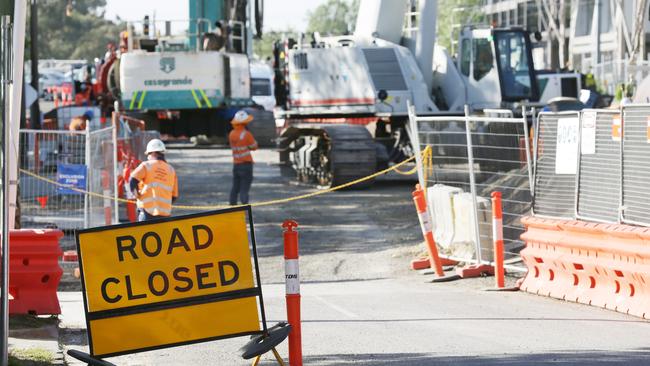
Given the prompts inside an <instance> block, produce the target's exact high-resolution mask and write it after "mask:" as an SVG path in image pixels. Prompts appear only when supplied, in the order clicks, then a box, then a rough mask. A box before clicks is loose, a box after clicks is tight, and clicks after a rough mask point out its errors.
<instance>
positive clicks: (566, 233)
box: [521, 217, 650, 319]
mask: <svg viewBox="0 0 650 366" xmlns="http://www.w3.org/2000/svg"><path fill="white" fill-rule="evenodd" d="M522 221H523V223H524V225H526V227H527V230H526V232H525V233H524V234H523V235H522V239H524V240H525V241H526V248H525V249H524V250H522V251H521V257H522V259H523V260H524V262H525V263H526V266H527V267H528V274H527V275H526V277H525V278H524V281H523V282H522V284H521V289H522V290H524V291H527V292H531V293H535V294H539V295H543V296H549V297H553V298H557V299H561V300H567V301H572V302H579V303H582V304H587V305H593V306H598V307H603V308H606V309H611V310H615V311H618V312H622V313H625V314H630V315H635V316H638V317H642V318H646V319H648V318H650V228H645V227H636V226H629V225H620V224H597V223H591V222H584V221H573V220H556V219H542V218H534V217H526V218H524V219H522Z"/></svg>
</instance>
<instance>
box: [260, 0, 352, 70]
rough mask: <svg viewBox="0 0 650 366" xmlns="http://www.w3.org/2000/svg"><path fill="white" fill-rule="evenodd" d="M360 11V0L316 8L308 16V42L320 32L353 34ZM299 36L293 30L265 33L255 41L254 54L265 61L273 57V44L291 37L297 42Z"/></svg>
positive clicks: (338, 0) (340, 0)
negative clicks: (314, 33) (313, 35)
mask: <svg viewBox="0 0 650 366" xmlns="http://www.w3.org/2000/svg"><path fill="white" fill-rule="evenodd" d="M358 10H359V0H347V1H346V0H328V2H327V3H325V4H322V5H320V6H318V7H316V8H315V9H314V10H313V11H311V12H309V13H308V14H307V16H308V18H309V21H308V25H307V31H306V34H305V36H306V37H307V40H311V33H312V32H319V33H320V34H321V36H330V35H343V34H346V33H352V32H353V31H354V26H355V23H356V20H357V12H358ZM299 36H300V34H299V32H297V31H295V30H293V29H288V30H284V31H282V30H280V31H278V30H272V31H268V32H265V33H264V34H263V35H262V38H260V39H255V40H254V41H253V53H254V54H255V56H257V57H258V58H259V59H261V60H265V59H266V58H267V57H273V42H275V41H282V40H284V39H286V38H289V37H293V38H294V39H296V40H297V39H298V37H299Z"/></svg>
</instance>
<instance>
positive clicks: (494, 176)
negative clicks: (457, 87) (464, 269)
mask: <svg viewBox="0 0 650 366" xmlns="http://www.w3.org/2000/svg"><path fill="white" fill-rule="evenodd" d="M409 117H410V124H409V127H410V130H411V133H410V136H411V141H412V144H413V146H414V148H415V150H416V156H417V155H418V154H420V151H422V150H424V149H425V148H426V147H430V149H431V155H430V159H431V162H430V164H424V162H420V163H419V164H418V165H419V166H420V172H419V176H420V185H422V186H426V187H427V189H426V197H427V201H428V204H429V212H430V213H431V216H432V217H431V221H432V223H433V232H434V239H435V242H436V243H437V245H438V247H439V249H440V255H441V257H444V258H447V259H453V260H457V261H462V262H466V263H491V262H492V261H493V259H494V252H493V247H494V246H493V235H492V212H491V211H492V210H491V206H492V204H491V194H492V192H495V191H498V192H501V194H502V205H503V206H502V207H503V235H504V237H503V242H504V248H505V261H506V263H509V264H513V263H517V262H520V258H519V255H518V252H519V251H520V250H521V249H522V248H523V242H522V241H521V239H520V235H521V234H522V233H523V232H524V227H523V225H522V224H521V222H520V218H521V217H522V216H523V215H526V214H528V213H529V212H530V205H531V179H532V166H531V164H529V162H530V160H531V149H530V138H529V135H528V133H529V122H528V118H527V116H526V115H525V113H524V116H523V117H519V118H513V117H485V116H470V114H469V111H466V114H465V116H444V117H443V116H426V117H425V116H416V115H415V113H414V111H413V110H412V109H411V110H410V114H409ZM425 166H429V167H430V169H425V168H424V167H425ZM508 267H510V268H513V269H515V270H516V269H519V270H523V267H521V266H515V267H513V266H508Z"/></svg>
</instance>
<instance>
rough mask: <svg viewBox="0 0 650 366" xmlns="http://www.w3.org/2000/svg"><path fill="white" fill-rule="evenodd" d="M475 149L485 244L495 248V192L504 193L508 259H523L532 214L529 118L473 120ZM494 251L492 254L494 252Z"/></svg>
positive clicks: (479, 208)
mask: <svg viewBox="0 0 650 366" xmlns="http://www.w3.org/2000/svg"><path fill="white" fill-rule="evenodd" d="M470 121H472V122H471V124H472V128H471V129H470V131H471V135H472V148H473V156H474V161H475V166H477V167H478V169H477V170H476V173H475V174H476V177H477V178H476V188H477V191H476V192H477V196H478V198H479V201H478V202H480V201H481V200H482V201H485V202H487V205H481V204H479V205H478V212H479V216H485V217H487V218H489V219H488V220H487V221H479V223H480V226H481V227H480V230H479V232H480V233H481V236H482V237H481V242H488V243H490V249H492V239H493V238H492V209H491V206H492V205H491V195H492V192H501V196H502V199H501V204H502V210H503V243H504V248H505V259H506V260H507V259H511V258H514V257H517V258H518V256H519V251H520V250H521V249H523V248H524V242H523V241H522V240H521V239H520V236H521V234H523V233H524V231H525V229H524V227H523V225H522V223H521V218H522V217H523V216H525V215H528V214H529V213H530V209H531V202H532V194H531V177H532V166H531V164H530V161H531V149H530V139H529V136H528V122H527V120H526V119H525V118H484V119H481V118H471V119H470ZM490 252H491V251H490Z"/></svg>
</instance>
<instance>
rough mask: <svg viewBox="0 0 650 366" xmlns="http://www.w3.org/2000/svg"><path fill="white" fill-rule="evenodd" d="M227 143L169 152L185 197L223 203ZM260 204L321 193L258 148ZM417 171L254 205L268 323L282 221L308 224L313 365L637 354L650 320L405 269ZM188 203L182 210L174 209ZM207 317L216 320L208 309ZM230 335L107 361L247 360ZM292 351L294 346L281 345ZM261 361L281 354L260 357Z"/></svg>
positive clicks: (590, 359) (307, 352)
mask: <svg viewBox="0 0 650 366" xmlns="http://www.w3.org/2000/svg"><path fill="white" fill-rule="evenodd" d="M229 154H230V153H229V151H228V150H226V149H216V150H215V149H212V150H209V149H205V150H203V149H188V150H172V151H171V152H170V153H169V154H168V158H169V161H170V162H171V163H172V164H173V165H174V166H175V167H176V170H177V172H178V174H179V177H180V178H179V181H180V190H181V199H180V201H179V202H178V203H179V204H183V205H192V204H194V205H196V204H200V205H206V204H215V205H217V204H225V203H226V202H227V196H228V191H229V189H230V169H231V165H230V155H229ZM255 158H256V160H257V162H258V163H257V164H256V166H255V182H254V186H253V190H252V192H251V196H252V200H253V202H260V201H266V200H269V199H277V198H283V197H289V196H293V195H297V194H302V193H306V192H311V191H313V188H312V187H307V186H301V185H295V184H290V183H289V180H288V179H287V178H285V177H282V175H281V174H280V168H279V166H278V165H277V161H276V159H277V157H276V154H275V153H273V152H272V151H270V150H263V151H260V152H257V153H256V154H255ZM412 187H413V182H412V181H404V180H402V179H393V178H391V177H389V178H387V179H382V180H380V181H378V182H376V184H375V186H374V187H373V188H372V189H367V190H356V191H355V190H350V191H343V192H335V193H331V194H327V195H324V196H320V197H316V198H312V199H309V200H305V201H297V202H292V203H288V204H285V205H280V206H263V207H259V208H257V207H256V208H253V213H254V218H255V219H254V223H255V231H256V234H257V245H258V248H259V256H260V271H261V274H262V283H263V284H264V300H265V304H266V314H267V318H268V319H269V324H270V325H272V324H274V323H275V322H277V321H282V320H284V319H286V313H285V301H284V285H283V278H284V267H283V263H284V262H283V258H282V231H281V228H280V225H281V223H282V221H283V220H285V219H288V218H291V219H295V220H297V221H298V222H299V224H300V228H299V230H300V245H301V259H300V270H301V277H302V281H303V282H302V288H301V292H302V295H303V297H302V306H303V312H302V315H303V323H302V329H303V354H304V361H305V362H304V363H305V364H306V365H351V364H355V365H357V364H358V365H503V364H505V365H542V364H562V365H639V364H644V363H648V361H647V360H650V348H648V340H647V335H648V334H650V333H649V332H650V324H649V323H647V322H645V321H642V320H639V319H637V318H634V317H629V316H626V315H622V314H617V313H614V312H611V311H605V310H601V309H597V308H592V307H588V306H583V305H577V304H571V303H565V302H561V301H556V300H552V299H548V298H543V297H539V296H534V295H530V294H525V293H511V292H509V293H495V292H485V291H483V290H482V289H483V288H484V287H486V286H489V285H491V284H492V281H493V280H492V279H477V280H465V281H462V282H453V283H442V284H440V283H439V284H432V283H426V282H425V279H426V277H425V276H422V275H421V274H418V273H415V272H412V271H409V270H408V262H409V261H410V260H411V259H412V258H414V257H415V256H416V255H418V254H420V253H421V252H423V249H424V248H423V246H422V244H421V233H420V229H419V225H418V222H417V216H416V215H415V209H414V207H413V202H412V200H411V195H410V193H411V190H412ZM182 213H183V212H180V211H176V214H182ZM61 303H62V306H63V316H62V326H63V327H64V328H66V329H67V335H66V337H64V339H63V341H64V344H66V345H68V346H71V347H73V348H81V349H84V348H86V343H87V342H86V340H85V337H84V335H83V329H82V328H83V327H84V321H83V310H82V309H83V308H82V304H81V294H80V293H79V292H68V293H61ZM205 321H206V322H210V315H209V314H206V316H205ZM246 341H247V339H246V338H236V339H229V340H221V341H215V342H208V343H202V344H196V345H191V346H183V347H177V348H172V349H166V350H159V351H151V352H144V353H139V354H134V355H129V356H122V357H115V358H112V359H110V361H111V362H114V363H116V364H118V365H208V364H211V365H246V364H249V362H248V361H244V360H242V359H241V358H240V357H239V356H238V351H237V350H238V348H239V347H241V346H242V345H243V344H244V343H245V342H246ZM279 351H280V353H281V354H282V355H283V356H285V358H286V356H287V348H286V343H285V344H283V345H281V346H280V348H279ZM262 364H263V365H271V364H274V362H273V361H272V357H270V356H266V357H265V359H264V362H263V363H262Z"/></svg>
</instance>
